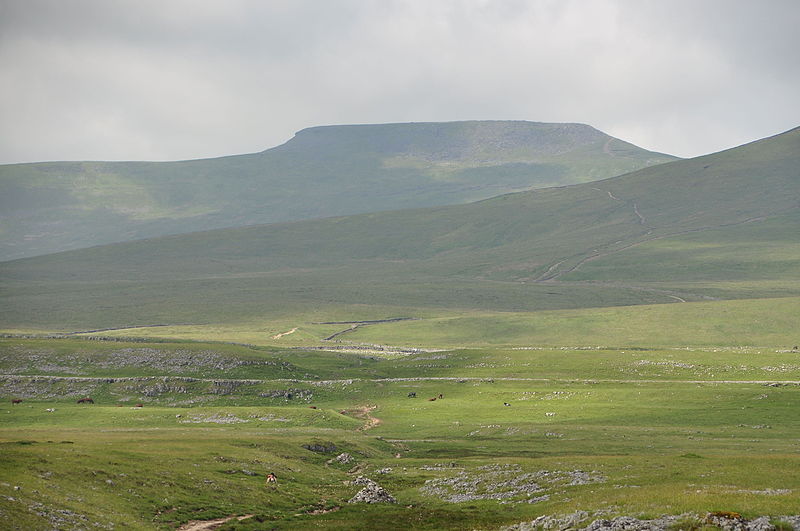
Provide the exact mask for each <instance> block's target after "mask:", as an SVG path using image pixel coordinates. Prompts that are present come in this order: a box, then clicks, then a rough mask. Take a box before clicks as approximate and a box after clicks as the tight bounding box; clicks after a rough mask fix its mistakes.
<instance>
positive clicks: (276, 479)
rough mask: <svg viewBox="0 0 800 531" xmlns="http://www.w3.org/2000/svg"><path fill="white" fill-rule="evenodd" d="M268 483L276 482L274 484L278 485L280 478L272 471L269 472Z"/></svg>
mask: <svg viewBox="0 0 800 531" xmlns="http://www.w3.org/2000/svg"><path fill="white" fill-rule="evenodd" d="M267 483H268V484H269V483H274V484H276V485H277V484H278V478H277V477H276V476H275V474H273V473H272V472H270V473H269V474H267Z"/></svg>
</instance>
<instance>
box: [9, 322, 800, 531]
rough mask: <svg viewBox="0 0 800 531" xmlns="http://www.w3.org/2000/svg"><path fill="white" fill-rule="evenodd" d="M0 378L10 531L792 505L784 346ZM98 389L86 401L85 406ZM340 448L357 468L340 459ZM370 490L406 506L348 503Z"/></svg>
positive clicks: (65, 360)
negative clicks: (364, 486)
mask: <svg viewBox="0 0 800 531" xmlns="http://www.w3.org/2000/svg"><path fill="white" fill-rule="evenodd" d="M376 326H377V325H376ZM387 326H388V325H387ZM365 330H368V328H365ZM45 360H46V363H45V362H44V361H45ZM187 360H188V362H187ZM0 373H2V374H3V375H4V376H3V377H2V380H0V384H1V386H0V397H2V400H3V401H4V402H5V403H6V404H7V405H6V407H4V408H0V448H2V450H1V451H2V455H3V465H2V467H0V496H2V497H0V515H2V516H3V518H4V521H6V522H14V524H13V525H12V526H11V527H10V528H11V529H14V528H16V529H49V528H51V527H53V526H60V527H62V528H66V529H70V528H77V527H94V526H95V525H97V526H99V527H101V528H103V527H105V528H109V527H110V526H112V525H113V526H114V527H120V526H123V527H132V528H136V529H152V528H163V529H170V528H174V527H175V526H177V525H178V524H181V523H185V522H187V521H188V520H197V519H199V520H205V519H212V518H221V517H227V516H229V515H240V516H244V515H255V516H253V517H251V518H248V519H245V520H242V521H240V522H239V521H231V522H228V523H227V524H226V526H227V527H226V528H228V529H234V528H235V529H263V528H270V529H306V528H311V527H315V528H316V527H323V528H330V529H354V528H358V529H370V528H373V529H374V528H385V529H408V528H414V529H442V528H451V529H497V528H499V527H501V526H503V525H510V524H513V523H515V522H522V521H530V520H532V519H533V518H535V517H537V516H539V515H543V514H566V513H571V512H573V511H575V510H579V509H580V510H586V511H590V512H592V513H593V514H598V515H606V516H614V515H617V514H619V515H633V516H640V517H654V516H659V515H662V514H681V513H684V512H694V513H705V512H708V511H717V510H728V511H736V512H740V513H742V514H743V515H745V516H747V517H754V516H758V515H762V514H766V515H775V516H777V515H786V514H795V513H796V511H797V505H796V500H797V492H798V489H800V478H799V477H798V476H797V474H795V473H794V470H796V469H797V467H798V466H800V462H799V461H798V460H799V458H798V449H799V447H800V442H798V441H800V423H798V422H797V415H796V413H795V412H796V411H797V408H798V407H800V353H798V352H797V351H793V350H792V349H788V350H787V349H780V348H774V347H772V348H734V347H728V348H697V349H678V348H672V349H663V348H661V349H644V348H634V349H624V348H616V349H588V348H584V349H575V348H567V347H563V348H550V349H546V348H537V349H530V348H505V349H502V348H471V349H461V350H445V351H436V352H415V353H407V354H405V355H403V356H397V355H395V356H389V357H388V358H387V357H384V358H382V357H379V356H378V355H376V354H375V353H369V354H361V355H358V354H351V353H344V352H339V353H336V352H324V351H313V350H286V349H279V348H275V347H244V346H237V345H226V344H219V343H194V342H185V341H184V342H177V343H176V342H167V341H163V342H159V343H142V342H136V343H125V342H120V341H87V340H82V339H58V340H53V339H51V340H43V339H40V340H33V339H13V338H6V339H3V340H0ZM411 392H413V393H416V396H417V397H416V398H408V397H407V395H408V394H409V393H411ZM439 394H441V395H442V398H441V399H437V400H435V401H430V400H428V398H431V397H438V396H439ZM87 395H90V396H92V398H93V399H94V400H95V404H94V405H90V404H89V405H78V404H75V401H76V399H77V398H80V397H83V396H87ZM15 397H19V398H22V399H23V400H24V401H23V402H22V403H21V404H17V405H13V406H12V405H11V404H10V399H11V398H15ZM504 403H506V404H509V405H508V406H506V405H504ZM137 404H142V405H143V407H141V408H139V407H134V406H136V405H137ZM310 406H315V409H311V408H310ZM48 409H52V410H53V411H47V410H48ZM365 428H367V429H365ZM304 445H306V446H309V447H311V448H313V449H315V450H317V451H313V450H309V449H307V448H304ZM315 445H316V446H315ZM334 446H335V449H334V448H333V447H334ZM324 450H328V451H324ZM341 452H347V453H349V454H350V455H351V456H352V457H353V458H354V461H353V462H351V463H348V464H340V463H338V462H330V461H331V459H332V458H333V457H335V456H336V455H338V454H340V453H341ZM269 472H273V473H275V474H276V475H277V476H278V478H279V483H278V486H277V487H274V488H267V487H266V486H265V476H266V474H267V473H269ZM358 475H365V476H368V477H370V478H372V479H373V480H375V481H377V482H378V483H380V484H381V485H382V486H383V487H384V488H386V489H387V490H388V491H389V492H390V493H391V494H392V495H393V496H395V497H396V498H397V500H398V503H397V504H396V505H389V506H386V505H382V504H379V505H364V504H348V503H347V500H348V499H349V498H350V497H352V496H353V495H354V494H355V493H356V492H357V491H358V490H359V489H360V488H361V487H359V486H356V485H351V484H350V481H351V480H352V479H353V478H355V477H356V476H358ZM598 517H599V516H598Z"/></svg>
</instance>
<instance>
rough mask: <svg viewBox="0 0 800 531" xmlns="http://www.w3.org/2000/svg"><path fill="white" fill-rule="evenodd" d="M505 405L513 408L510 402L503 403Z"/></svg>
mask: <svg viewBox="0 0 800 531" xmlns="http://www.w3.org/2000/svg"><path fill="white" fill-rule="evenodd" d="M503 405H504V406H509V407H510V406H511V404H509V403H508V402H503Z"/></svg>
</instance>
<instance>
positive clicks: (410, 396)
mask: <svg viewBox="0 0 800 531" xmlns="http://www.w3.org/2000/svg"><path fill="white" fill-rule="evenodd" d="M408 398H417V393H415V392H413V391H412V392H411V393H408Z"/></svg>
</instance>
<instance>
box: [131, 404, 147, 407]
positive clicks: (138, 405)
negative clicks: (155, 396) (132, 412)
mask: <svg viewBox="0 0 800 531" xmlns="http://www.w3.org/2000/svg"><path fill="white" fill-rule="evenodd" d="M133 407H144V404H136V405H135V406H133Z"/></svg>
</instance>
